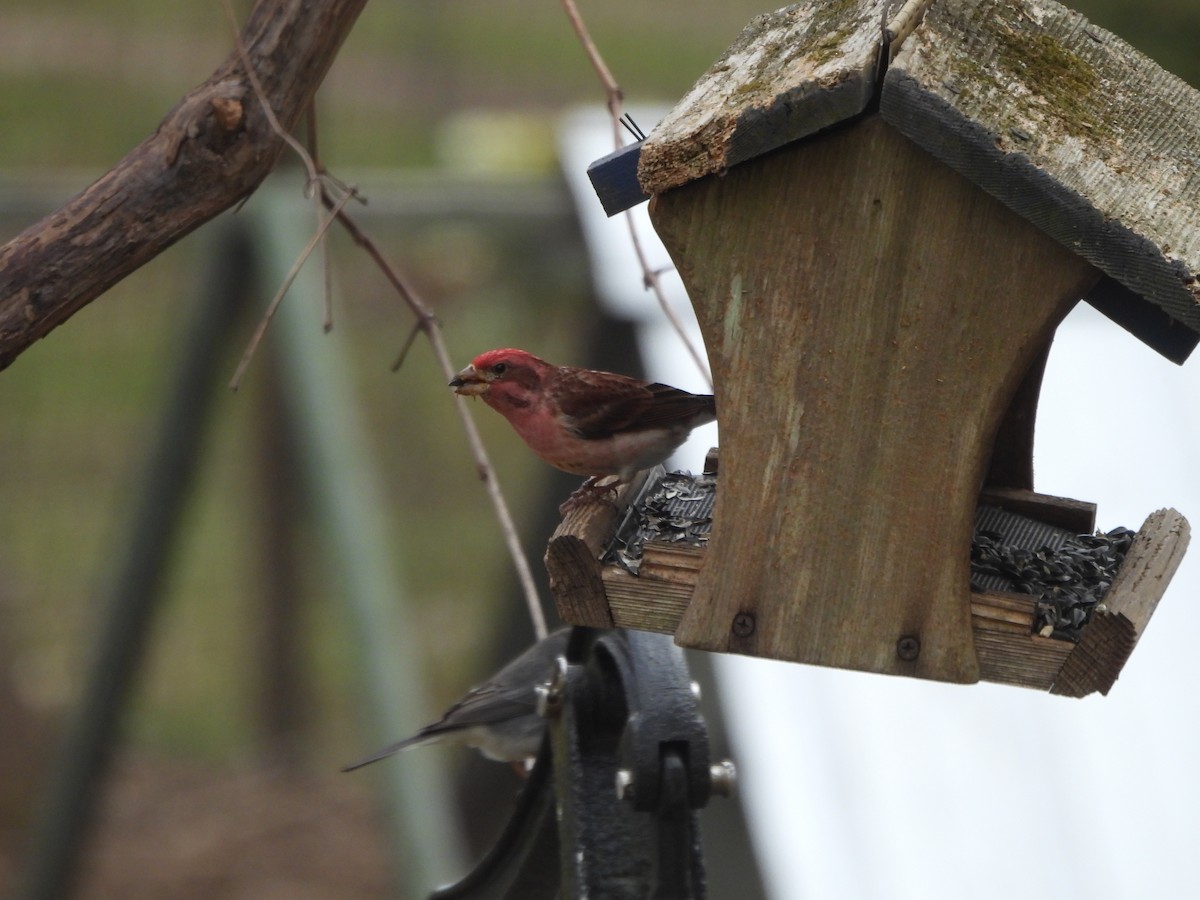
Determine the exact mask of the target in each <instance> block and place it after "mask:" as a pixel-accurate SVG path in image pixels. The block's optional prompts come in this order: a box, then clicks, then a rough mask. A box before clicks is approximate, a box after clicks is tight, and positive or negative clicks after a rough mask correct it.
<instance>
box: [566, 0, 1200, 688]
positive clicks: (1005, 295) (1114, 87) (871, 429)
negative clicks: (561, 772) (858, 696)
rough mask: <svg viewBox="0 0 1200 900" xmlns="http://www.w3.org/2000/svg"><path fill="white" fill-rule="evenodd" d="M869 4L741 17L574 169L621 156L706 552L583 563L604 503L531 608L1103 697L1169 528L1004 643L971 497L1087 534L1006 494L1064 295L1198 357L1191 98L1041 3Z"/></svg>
mask: <svg viewBox="0 0 1200 900" xmlns="http://www.w3.org/2000/svg"><path fill="white" fill-rule="evenodd" d="M893 6H894V4H889V3H887V2H884V0H831V2H818V0H810V2H807V3H800V4H797V5H794V6H790V7H787V8H786V9H783V10H780V11H778V12H775V13H771V14H768V15H763V16H760V17H758V18H756V19H755V20H754V21H753V22H751V24H750V25H749V26H748V27H747V28H746V30H745V31H744V32H743V34H742V35H741V36H740V37H739V38H738V40H737V41H736V42H735V43H734V44H733V46H732V47H730V49H729V50H728V51H727V52H726V53H725V55H724V56H723V57H722V58H721V59H720V60H718V61H717V63H716V64H715V65H714V66H713V67H712V68H711V69H709V71H708V72H707V73H706V74H705V75H704V76H703V77H702V78H701V79H700V80H699V81H698V82H697V84H696V85H695V86H694V87H693V88H692V90H691V91H690V92H689V93H688V94H687V96H685V97H684V99H683V100H682V101H681V102H680V103H679V104H678V106H676V108H675V109H674V110H673V111H672V112H671V113H670V115H669V116H668V117H667V118H666V119H665V120H664V121H663V122H662V123H661V124H660V125H659V126H658V127H657V128H656V129H655V130H654V132H653V133H652V134H651V135H650V136H649V137H648V138H647V139H646V140H645V142H644V143H643V144H641V145H640V147H636V148H633V149H631V150H627V151H626V152H625V153H622V154H618V155H616V156H614V157H613V158H610V159H606V160H603V161H601V162H600V163H598V164H597V166H596V167H594V168H596V169H597V176H596V177H595V178H594V180H595V181H596V182H597V185H598V191H599V192H600V193H601V194H602V196H603V194H604V192H605V191H604V189H603V184H602V183H603V180H604V172H605V171H612V170H620V169H621V168H622V167H624V168H626V169H627V170H631V169H632V159H637V177H638V180H639V182H640V189H641V192H642V193H644V194H646V195H649V196H650V197H651V198H652V201H651V218H652V220H653V222H654V225H655V228H656V229H657V231H658V233H659V235H660V236H661V238H662V240H663V242H664V243H665V244H666V247H667V249H668V251H669V252H670V253H671V256H672V258H673V259H674V261H675V264H676V266H677V267H678V269H679V272H680V274H681V276H682V278H683V281H684V283H685V285H686V287H687V289H688V292H689V294H690V296H691V299H692V302H693V304H694V305H695V308H696V312H697V315H698V317H699V320H700V325H701V328H702V330H703V333H704V338H705V341H706V343H707V346H708V353H709V358H710V361H711V363H712V368H713V377H714V381H715V385H716V393H717V408H718V411H719V416H720V425H721V451H720V470H719V474H718V475H717V477H716V479H715V483H716V500H715V510H714V512H713V515H712V524H711V534H708V535H707V536H706V539H703V540H698V541H689V540H687V539H685V540H680V541H674V542H663V541H658V540H652V541H651V542H650V543H649V544H647V546H646V547H645V548H644V555H643V557H642V562H641V566H640V569H639V571H638V574H636V575H634V574H632V573H631V572H630V571H628V570H627V569H626V568H622V567H621V566H618V565H615V564H612V563H602V562H601V561H600V560H601V556H602V555H603V553H604V552H605V548H606V547H608V545H609V544H610V543H611V541H612V539H613V532H614V529H615V527H616V521H617V514H616V512H615V511H614V510H611V509H608V508H604V507H591V508H584V509H583V510H581V511H579V512H576V513H573V514H572V515H571V516H569V517H568V518H567V519H566V520H564V522H563V523H562V525H561V526H560V528H559V530H558V531H557V532H556V534H555V536H554V538H553V539H552V541H551V544H550V546H549V548H548V550H547V566H548V568H549V570H550V575H551V581H552V586H553V588H554V591H555V595H556V600H557V603H558V607H559V611H560V613H561V615H562V617H563V618H564V619H565V620H566V621H568V622H572V623H576V624H590V625H613V624H616V625H619V626H627V627H633V628H643V629H650V630H656V631H669V632H674V634H675V636H676V641H677V642H678V643H680V644H682V645H683V646H687V647H696V648H701V649H705V650H713V651H727V652H735V653H743V654H749V655H753V656H764V657H772V658H776V659H784V660H792V661H796V662H805V663H813V664H819V665H826V666H837V667H842V668H850V669H858V670H865V671H871V672H880V673H890V674H897V675H910V676H916V677H921V678H931V679H937V680H942V681H950V682H960V683H969V682H975V681H978V680H979V679H981V678H982V679H985V680H989V681H999V682H1005V683H1012V684H1022V685H1027V686H1034V687H1039V688H1042V689H1050V690H1053V691H1055V692H1057V693H1064V694H1069V695H1074V696H1082V695H1084V694H1086V693H1089V692H1091V691H1095V690H1100V691H1102V692H1107V690H1108V688H1109V687H1111V685H1112V682H1113V681H1114V680H1115V678H1116V676H1117V674H1118V673H1119V672H1120V669H1121V666H1122V665H1123V664H1124V662H1125V660H1126V659H1127V658H1128V656H1129V654H1130V652H1132V649H1133V646H1134V644H1135V643H1136V641H1137V639H1138V637H1140V635H1141V634H1142V632H1143V631H1144V629H1145V627H1146V624H1147V622H1148V620H1149V618H1150V615H1151V613H1152V612H1153V610H1154V608H1155V606H1156V604H1157V603H1158V600H1159V599H1160V597H1161V596H1162V593H1163V591H1164V590H1165V589H1166V586H1167V584H1168V582H1169V581H1170V578H1171V576H1172V575H1173V574H1174V571H1175V569H1176V567H1177V566H1178V564H1179V561H1180V558H1181V557H1182V554H1183V552H1184V549H1185V548H1186V545H1187V542H1188V536H1189V528H1188V524H1187V522H1186V520H1185V519H1184V518H1183V517H1182V516H1181V515H1180V514H1179V513H1177V512H1175V511H1174V510H1161V511H1159V512H1157V513H1154V514H1152V515H1151V516H1150V517H1149V518H1148V519H1147V520H1146V523H1145V524H1144V525H1143V526H1142V528H1141V529H1140V530H1139V531H1138V532H1137V534H1136V536H1135V537H1134V538H1133V540H1132V544H1131V545H1130V546H1129V547H1128V549H1127V552H1125V553H1124V557H1123V562H1121V563H1120V566H1119V570H1118V571H1117V572H1116V575H1115V577H1114V579H1113V581H1112V586H1111V587H1110V588H1109V589H1108V591H1107V593H1105V594H1104V596H1103V598H1102V600H1101V602H1099V603H1098V604H1097V605H1096V607H1095V610H1094V611H1093V612H1092V613H1091V614H1090V616H1089V618H1088V620H1087V621H1086V623H1084V624H1083V625H1082V626H1081V628H1080V629H1079V631H1078V634H1076V635H1074V639H1073V640H1060V639H1058V638H1056V637H1051V636H1046V635H1045V634H1043V633H1041V632H1040V631H1039V630H1038V629H1037V628H1036V627H1035V622H1036V611H1037V607H1038V600H1037V598H1036V597H1034V596H1031V595H1030V594H1027V593H1013V592H1008V591H998V590H995V589H988V588H984V587H979V586H978V585H976V587H974V588H972V574H971V554H972V544H973V541H975V540H976V539H977V537H978V535H977V534H976V531H977V528H976V523H977V516H979V515H981V514H982V512H983V511H985V510H996V509H998V510H1001V511H1003V512H1005V513H1006V514H1020V516H1022V517H1023V519H1021V520H1020V521H1028V522H1030V523H1032V525H1031V527H1041V526H1060V527H1061V528H1065V529H1066V531H1067V532H1074V533H1087V532H1090V531H1091V530H1092V529H1093V528H1094V511H1095V508H1094V506H1092V505H1091V504H1088V503H1082V502H1079V501H1073V500H1066V499H1063V498H1055V497H1047V496H1044V495H1041V494H1037V493H1035V492H1034V490H1033V487H1034V485H1033V468H1032V446H1033V425H1034V414H1035V411H1036V405H1037V398H1038V393H1039V390H1040V386H1041V377H1042V372H1043V368H1044V365H1045V361H1046V358H1047V355H1048V353H1049V350H1050V344H1051V340H1052V338H1053V335H1054V331H1055V328H1056V327H1057V326H1058V324H1059V323H1060V322H1061V321H1062V319H1063V317H1064V316H1065V315H1066V314H1067V312H1068V311H1069V310H1070V309H1071V308H1072V306H1073V305H1074V304H1075V303H1076V302H1077V301H1078V300H1079V299H1080V298H1085V299H1087V300H1088V301H1089V302H1091V303H1093V304H1094V305H1096V306H1097V307H1098V308H1100V309H1101V310H1102V311H1103V312H1105V313H1106V314H1108V315H1109V316H1110V317H1112V318H1114V319H1115V320H1116V321H1118V322H1119V323H1120V324H1121V325H1123V326H1124V327H1125V328H1127V329H1128V330H1129V331H1131V332H1132V333H1133V334H1134V335H1136V336H1138V337H1139V338H1141V339H1142V340H1144V341H1146V342H1147V343H1148V344H1150V345H1151V346H1153V347H1154V348H1155V349H1157V350H1158V351H1159V352H1161V353H1163V354H1164V355H1166V356H1167V357H1168V358H1171V359H1173V360H1175V361H1176V362H1182V361H1183V360H1184V359H1185V358H1186V357H1187V355H1188V354H1189V353H1190V351H1191V350H1192V348H1193V347H1194V346H1195V345H1196V343H1197V342H1198V341H1200V284H1198V283H1197V281H1196V276H1197V270H1198V269H1200V175H1198V174H1197V172H1198V171H1200V168H1198V167H1200V132H1197V131H1196V130H1195V123H1197V122H1200V94H1198V93H1197V92H1196V91H1195V90H1192V89H1191V88H1189V87H1188V86H1187V85H1185V84H1184V83H1183V82H1182V81H1180V80H1179V79H1178V78H1176V77H1174V76H1172V75H1170V74H1169V73H1167V72H1164V71H1163V70H1162V69H1161V68H1159V67H1158V66H1157V65H1156V64H1154V63H1153V62H1152V61H1150V60H1149V59H1147V58H1146V57H1144V56H1142V55H1141V54H1139V53H1138V52H1137V51H1135V50H1134V49H1132V48H1131V47H1130V46H1129V45H1127V44H1126V43H1124V42H1123V41H1121V40H1120V39H1119V38H1117V37H1116V36H1114V35H1112V34H1110V33H1108V32H1106V31H1103V30H1101V29H1099V28H1096V27H1095V26H1093V25H1091V24H1089V23H1088V22H1087V21H1086V20H1085V19H1084V18H1083V17H1082V16H1080V15H1079V14H1078V13H1076V12H1073V11H1072V10H1069V9H1067V8H1065V7H1063V6H1061V5H1059V4H1058V3H1055V2H1052V0H1017V2H1013V0H1003V2H1002V0H933V2H928V0H927V2H917V0H913V2H909V3H907V4H905V5H904V7H903V8H902V9H901V10H900V12H899V13H897V14H896V15H895V16H894V17H893V18H892V19H890V20H888V18H887V14H888V11H889V10H890V9H891V8H892V7H893ZM639 156H640V158H639ZM634 193H637V192H636V191H634ZM610 211H611V210H610ZM633 497H634V491H632V490H630V491H627V492H626V493H625V494H624V501H625V502H630V501H631V500H632V499H633ZM1013 521H1017V520H1013ZM1017 530H1018V531H1019V530H1020V528H1018V529H1017ZM1043 631H1044V629H1043Z"/></svg>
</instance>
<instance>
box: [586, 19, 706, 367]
mask: <svg viewBox="0 0 1200 900" xmlns="http://www.w3.org/2000/svg"><path fill="white" fill-rule="evenodd" d="M562 7H563V10H564V11H565V12H566V14H567V18H568V19H569V20H570V22H571V28H572V29H573V30H574V31H575V35H576V37H578V38H579V43H580V44H582V45H583V51H584V53H586V54H587V58H588V60H589V61H590V62H591V64H592V68H593V69H595V70H596V76H597V77H598V78H599V79H600V83H601V84H602V85H603V86H604V93H605V97H606V99H607V104H608V112H609V115H611V116H612V124H613V146H614V148H617V149H620V147H621V146H622V145H623V144H624V141H623V140H622V135H621V128H622V127H623V123H622V121H621V118H622V111H621V104H622V102H623V100H624V94H623V93H622V91H621V87H620V85H618V84H617V80H616V79H615V78H613V74H612V70H610V69H609V68H608V64H607V63H605V61H604V58H603V57H602V56H601V55H600V51H599V49H597V47H596V44H595V42H594V41H593V40H592V36H591V34H590V33H589V32H588V28H587V25H586V24H585V23H584V21H583V16H581V15H580V14H579V8H578V7H577V6H576V5H575V0H562ZM625 221H626V222H627V223H628V225H629V240H630V241H631V242H632V244H633V251H634V254H635V255H636V256H637V260H638V264H639V265H640V266H641V267H642V283H643V284H644V285H645V286H646V288H647V289H648V290H651V291H653V292H654V296H655V299H657V300H658V305H659V307H660V308H661V309H662V311H663V314H664V315H665V316H666V317H667V321H668V322H669V323H670V324H671V327H672V328H674V329H675V332H676V334H678V335H679V339H680V340H681V341H683V345H684V347H686V348H687V351H688V354H689V355H690V356H691V357H692V360H693V361H694V362H695V363H696V368H697V369H699V370H700V374H701V375H703V376H704V378H705V380H706V381H707V382H708V386H709V389H710V390H711V389H712V375H711V374H710V373H709V371H708V364H707V363H706V362H705V361H704V357H703V356H701V355H700V351H699V350H697V349H696V347H695V346H694V345H693V343H692V341H691V340H690V339H689V338H688V336H687V333H686V332H685V331H684V330H683V323H682V322H680V321H679V317H678V316H676V315H675V311H674V310H673V309H671V304H670V302H669V301H668V300H667V295H666V293H665V292H664V291H663V289H662V284H661V283H660V282H659V279H658V273H657V272H655V271H654V270H653V269H652V268H651V267H650V263H649V262H648V261H647V259H646V254H645V252H644V251H643V250H642V242H641V241H640V240H639V239H638V234H637V227H636V225H635V224H634V220H633V215H632V213H631V212H629V211H626V213H625Z"/></svg>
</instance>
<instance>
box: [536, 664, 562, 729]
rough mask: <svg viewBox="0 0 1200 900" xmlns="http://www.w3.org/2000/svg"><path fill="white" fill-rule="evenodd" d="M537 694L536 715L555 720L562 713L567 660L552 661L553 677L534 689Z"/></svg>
mask: <svg viewBox="0 0 1200 900" xmlns="http://www.w3.org/2000/svg"><path fill="white" fill-rule="evenodd" d="M533 690H534V693H536V694H537V714H538V715H539V716H541V717H542V718H543V719H556V718H558V714H559V713H560V712H562V704H563V696H564V695H565V694H566V690H567V658H566V657H565V656H560V657H558V658H557V659H555V660H554V675H553V676H552V677H551V678H550V680H549V681H547V682H545V683H544V684H539V685H537V686H535V687H534V689H533Z"/></svg>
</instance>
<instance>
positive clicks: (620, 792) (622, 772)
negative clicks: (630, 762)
mask: <svg viewBox="0 0 1200 900" xmlns="http://www.w3.org/2000/svg"><path fill="white" fill-rule="evenodd" d="M616 787H617V799H618V800H633V772H631V771H630V770H629V769H617V775H616Z"/></svg>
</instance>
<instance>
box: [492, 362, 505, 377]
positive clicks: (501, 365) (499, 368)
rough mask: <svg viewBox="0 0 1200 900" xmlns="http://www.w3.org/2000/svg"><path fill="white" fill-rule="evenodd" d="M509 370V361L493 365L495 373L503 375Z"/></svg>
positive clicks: (493, 372)
mask: <svg viewBox="0 0 1200 900" xmlns="http://www.w3.org/2000/svg"><path fill="white" fill-rule="evenodd" d="M507 371H508V363H496V364H495V365H494V366H492V374H493V375H503V374H504V373H505V372H507Z"/></svg>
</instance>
